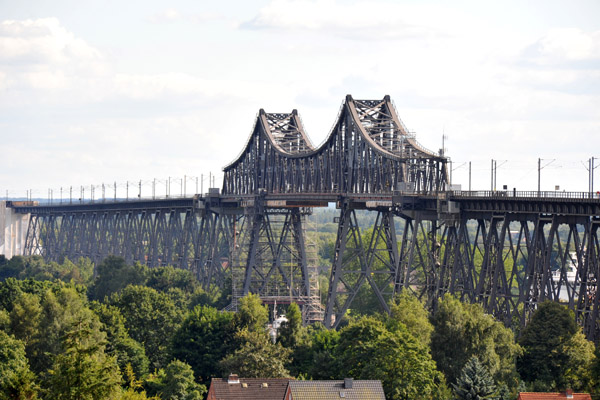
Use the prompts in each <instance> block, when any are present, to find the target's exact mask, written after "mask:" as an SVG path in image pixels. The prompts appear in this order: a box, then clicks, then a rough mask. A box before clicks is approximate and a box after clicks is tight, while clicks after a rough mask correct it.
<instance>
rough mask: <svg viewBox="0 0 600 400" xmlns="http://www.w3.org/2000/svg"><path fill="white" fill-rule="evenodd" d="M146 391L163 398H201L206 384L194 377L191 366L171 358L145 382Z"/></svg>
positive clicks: (180, 399)
mask: <svg viewBox="0 0 600 400" xmlns="http://www.w3.org/2000/svg"><path fill="white" fill-rule="evenodd" d="M146 387H147V388H148V393H149V394H150V395H155V396H159V398H160V399H163V400H202V398H203V396H204V394H205V393H206V392H207V390H206V386H204V385H200V384H199V383H197V382H196V380H195V379H194V372H193V371H192V368H191V367H190V366H189V365H188V364H186V363H184V362H181V361H179V360H173V361H171V362H170V363H169V365H167V367H166V368H165V369H164V370H162V369H161V370H160V371H159V372H158V374H157V375H156V376H154V377H153V378H151V379H149V380H148V381H147V382H146Z"/></svg>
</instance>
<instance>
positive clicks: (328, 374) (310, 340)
mask: <svg viewBox="0 0 600 400" xmlns="http://www.w3.org/2000/svg"><path fill="white" fill-rule="evenodd" d="M339 340H340V333H339V332H338V331H336V330H329V329H326V328H325V327H324V326H323V324H320V323H319V324H314V325H310V326H308V328H307V335H306V340H304V341H302V342H301V343H300V345H299V346H298V347H297V348H296V349H295V350H294V354H293V360H294V364H293V365H294V369H295V370H294V372H296V374H298V373H299V372H303V373H305V374H308V376H309V377H310V378H312V379H325V380H327V379H335V378H336V377H337V374H338V372H339V371H338V369H337V362H336V349H337V345H338V342H339Z"/></svg>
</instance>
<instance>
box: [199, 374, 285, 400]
mask: <svg viewBox="0 0 600 400" xmlns="http://www.w3.org/2000/svg"><path fill="white" fill-rule="evenodd" d="M236 380H237V381H238V382H239V383H228V379H227V378H212V380H211V381H210V392H212V393H213V394H214V399H216V400H241V399H248V400H282V399H283V397H284V396H285V391H286V389H287V385H288V381H289V379H288V378H239V379H236Z"/></svg>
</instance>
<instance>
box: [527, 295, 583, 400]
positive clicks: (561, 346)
mask: <svg viewBox="0 0 600 400" xmlns="http://www.w3.org/2000/svg"><path fill="white" fill-rule="evenodd" d="M577 331H578V327H577V324H576V323H575V317H574V315H573V313H572V312H571V311H569V310H568V309H567V308H566V307H565V306H562V305H560V304H558V303H555V302H551V301H545V302H543V303H542V304H540V305H538V308H537V310H536V311H535V312H534V313H533V315H532V316H531V321H530V322H529V324H527V326H526V327H525V329H524V330H523V335H522V336H521V339H520V341H519V342H520V344H521V346H523V355H522V356H521V357H520V358H519V360H518V363H517V366H518V370H519V373H520V374H521V377H522V378H523V379H524V380H526V381H528V382H534V381H538V383H537V387H538V388H540V389H541V388H545V389H546V390H554V389H562V388H564V386H565V385H566V383H567V382H566V379H565V377H566V376H565V374H566V366H567V363H566V362H565V361H566V360H567V359H568V356H567V355H566V354H565V351H566V350H567V349H568V347H567V345H568V343H569V341H570V340H571V339H572V338H573V336H574V335H575V334H576V333H577Z"/></svg>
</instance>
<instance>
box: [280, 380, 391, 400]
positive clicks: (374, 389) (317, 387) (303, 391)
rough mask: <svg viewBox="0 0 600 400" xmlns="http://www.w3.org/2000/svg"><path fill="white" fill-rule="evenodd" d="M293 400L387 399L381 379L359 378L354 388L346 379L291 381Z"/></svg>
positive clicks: (354, 383)
mask: <svg viewBox="0 0 600 400" xmlns="http://www.w3.org/2000/svg"><path fill="white" fill-rule="evenodd" d="M289 388H290V392H291V394H292V399H293V400H340V399H341V398H343V399H346V400H385V394H384V393H383V387H382V386H381V381H365V380H357V381H353V382H352V389H344V381H343V380H341V381H290V382H289Z"/></svg>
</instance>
